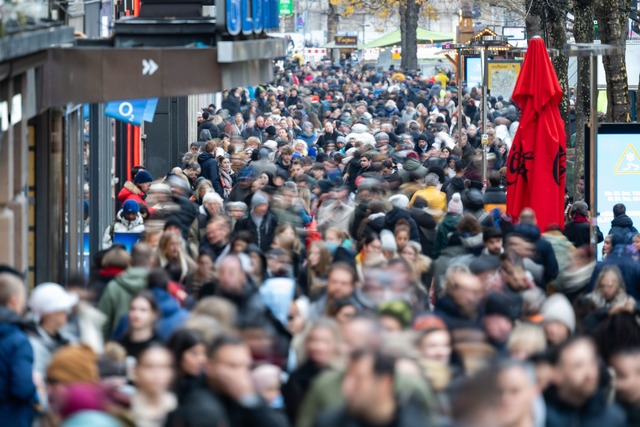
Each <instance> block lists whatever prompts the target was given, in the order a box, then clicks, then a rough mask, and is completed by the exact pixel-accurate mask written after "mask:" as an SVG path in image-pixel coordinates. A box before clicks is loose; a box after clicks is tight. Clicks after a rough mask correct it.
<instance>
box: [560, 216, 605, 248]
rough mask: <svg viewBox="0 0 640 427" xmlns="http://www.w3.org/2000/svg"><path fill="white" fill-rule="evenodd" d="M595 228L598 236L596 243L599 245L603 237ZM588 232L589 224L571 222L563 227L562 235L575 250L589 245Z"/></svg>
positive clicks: (598, 229) (589, 236)
mask: <svg viewBox="0 0 640 427" xmlns="http://www.w3.org/2000/svg"><path fill="white" fill-rule="evenodd" d="M595 228H596V233H597V235H598V243H600V242H602V241H603V240H604V236H603V235H602V231H600V228H598V227H597V226H596V227H595ZM590 231H591V230H590V227H589V222H575V221H572V222H570V223H568V224H566V225H565V227H564V235H565V236H567V239H569V240H570V241H571V243H573V246H575V247H576V248H579V247H580V246H583V245H588V244H589V243H591V235H590Z"/></svg>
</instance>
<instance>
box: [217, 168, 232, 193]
mask: <svg viewBox="0 0 640 427" xmlns="http://www.w3.org/2000/svg"><path fill="white" fill-rule="evenodd" d="M232 173H233V171H232V170H229V172H227V171H225V170H224V169H220V183H221V184H222V193H223V197H224V198H225V200H226V199H228V198H229V194H231V190H232V188H233V178H232V177H231V174H232Z"/></svg>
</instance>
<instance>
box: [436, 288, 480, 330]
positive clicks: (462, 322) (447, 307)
mask: <svg viewBox="0 0 640 427" xmlns="http://www.w3.org/2000/svg"><path fill="white" fill-rule="evenodd" d="M480 308H481V307H479V308H478V314H477V316H476V318H475V319H472V318H470V317H468V316H466V315H465V314H463V313H462V312H461V311H460V309H459V308H458V306H457V304H456V303H455V301H454V300H453V298H452V297H451V296H450V295H445V296H444V297H443V298H440V299H438V301H436V306H435V310H434V313H435V314H436V315H437V316H440V318H441V319H442V320H444V322H445V323H446V324H447V327H448V328H449V330H454V329H469V328H471V329H482V312H481V311H480Z"/></svg>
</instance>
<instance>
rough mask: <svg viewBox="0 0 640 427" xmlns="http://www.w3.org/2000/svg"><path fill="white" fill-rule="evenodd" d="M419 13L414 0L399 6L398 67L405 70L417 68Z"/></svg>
mask: <svg viewBox="0 0 640 427" xmlns="http://www.w3.org/2000/svg"><path fill="white" fill-rule="evenodd" d="M419 14H420V5H419V4H418V3H417V2H416V0H406V2H405V4H404V5H402V6H401V7H400V32H401V34H402V62H401V63H400V68H402V70H403V71H405V72H407V71H414V70H417V69H418V39H417V37H418V18H419V17H420V16H419ZM403 27H404V28H403ZM403 30H404V31H403Z"/></svg>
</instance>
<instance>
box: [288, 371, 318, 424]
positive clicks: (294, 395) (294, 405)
mask: <svg viewBox="0 0 640 427" xmlns="http://www.w3.org/2000/svg"><path fill="white" fill-rule="evenodd" d="M323 370H324V369H323V368H322V367H321V366H319V365H318V364H316V363H314V362H312V361H310V360H309V361H307V362H305V363H304V364H303V365H301V366H300V367H298V368H297V369H296V370H295V371H293V372H292V373H291V375H290V376H289V380H288V381H287V383H286V384H285V385H284V386H283V387H282V397H283V398H284V403H285V407H286V408H287V417H289V422H290V423H291V425H295V423H296V420H297V419H298V414H299V411H300V408H301V407H302V402H304V398H305V397H306V395H307V392H308V391H309V389H310V388H311V385H312V384H313V381H314V380H315V379H316V378H317V377H318V375H320V374H321V373H322V371H323Z"/></svg>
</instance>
